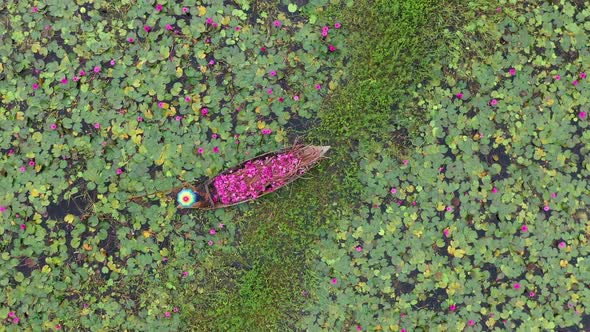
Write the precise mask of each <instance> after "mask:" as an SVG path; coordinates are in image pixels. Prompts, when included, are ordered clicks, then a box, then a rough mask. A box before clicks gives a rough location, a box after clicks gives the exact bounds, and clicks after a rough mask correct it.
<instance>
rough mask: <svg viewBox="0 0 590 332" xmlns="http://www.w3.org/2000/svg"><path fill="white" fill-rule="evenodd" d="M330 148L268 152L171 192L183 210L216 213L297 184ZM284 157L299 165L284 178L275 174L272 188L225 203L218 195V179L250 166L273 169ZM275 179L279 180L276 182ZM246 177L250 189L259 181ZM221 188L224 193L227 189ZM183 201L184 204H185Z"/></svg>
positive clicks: (304, 148)
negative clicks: (288, 157) (214, 210)
mask: <svg viewBox="0 0 590 332" xmlns="http://www.w3.org/2000/svg"><path fill="white" fill-rule="evenodd" d="M329 149H330V147H329V146H315V145H294V146H292V147H290V148H286V149H282V150H279V151H274V152H268V153H265V154H262V155H259V156H256V157H254V158H252V159H250V160H247V161H245V162H243V163H241V164H239V165H237V166H235V167H232V168H230V169H228V170H226V171H224V172H221V173H219V174H218V175H216V176H214V177H213V178H211V179H209V180H207V181H205V182H203V183H200V184H196V185H190V184H185V185H184V186H183V187H180V188H176V189H174V190H173V191H172V192H171V194H172V195H173V196H174V198H175V199H177V201H178V203H179V205H178V208H179V209H201V210H213V209H220V208H225V207H228V206H233V205H236V204H241V203H245V202H248V201H252V200H254V199H257V198H259V197H262V196H264V195H267V194H269V193H271V192H274V191H276V190H277V189H279V188H281V187H284V186H286V185H287V184H289V183H291V182H293V181H295V180H296V179H298V178H299V177H301V176H302V175H303V174H305V172H307V171H308V170H309V169H310V168H312V167H313V166H315V164H317V163H318V162H319V161H320V160H321V159H323V158H325V154H326V152H327V151H328V150H329ZM281 155H284V156H292V157H293V159H292V160H296V162H294V163H293V164H291V165H292V166H289V169H288V172H287V173H288V174H287V175H282V176H280V175H276V174H274V173H273V175H272V176H271V180H270V181H271V183H273V185H272V186H266V187H265V188H264V189H262V190H260V191H259V192H257V193H256V194H255V195H254V196H252V195H250V196H248V197H243V195H242V197H241V198H236V197H233V199H229V198H228V196H225V198H224V200H225V203H223V202H222V199H221V198H220V197H221V196H220V195H218V192H217V191H218V190H217V188H219V186H220V185H222V184H220V183H216V182H215V180H216V179H218V178H219V177H220V176H228V175H231V174H234V175H235V174H245V172H246V169H247V168H248V167H250V169H251V168H252V167H254V168H256V167H255V166H253V165H261V166H260V167H265V166H268V167H269V168H270V163H272V162H274V161H276V160H277V158H278V157H279V156H281ZM260 169H262V168H260ZM240 172H242V173H240ZM273 177H277V178H276V181H275V178H273ZM243 178H244V179H245V180H242V181H243V182H250V183H245V185H248V186H249V185H254V184H255V183H254V182H255V181H256V179H257V177H254V179H253V180H251V179H248V177H247V176H244V177H243ZM265 183H266V182H265ZM216 186H217V187H216ZM219 189H220V190H221V189H223V188H219ZM195 193H196V195H195ZM226 195H227V194H226ZM183 201H184V203H182V202H183ZM193 202H194V203H193ZM181 203H182V204H181Z"/></svg>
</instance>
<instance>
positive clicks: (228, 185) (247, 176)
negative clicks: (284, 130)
mask: <svg viewBox="0 0 590 332" xmlns="http://www.w3.org/2000/svg"><path fill="white" fill-rule="evenodd" d="M300 161H301V160H300V159H299V158H298V157H297V156H295V155H294V154H293V153H283V154H279V155H276V156H268V157H266V158H264V159H258V160H254V161H248V162H247V163H246V164H244V167H242V168H240V169H238V170H235V171H233V172H232V173H229V174H225V175H219V176H217V177H216V178H215V181H214V183H213V185H214V187H215V189H216V193H215V194H214V195H213V200H214V201H216V202H217V201H221V203H223V204H232V203H237V202H241V201H244V200H247V199H251V198H257V197H258V196H260V195H262V194H264V193H266V192H272V191H274V190H275V189H277V188H279V187H281V186H282V185H284V184H285V183H286V181H287V180H288V179H289V178H290V177H291V176H293V175H295V174H297V172H298V170H299V165H300ZM300 172H301V171H300Z"/></svg>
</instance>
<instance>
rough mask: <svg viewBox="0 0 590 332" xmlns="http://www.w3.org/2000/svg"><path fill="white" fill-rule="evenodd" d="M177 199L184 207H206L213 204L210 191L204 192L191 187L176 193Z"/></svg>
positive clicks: (180, 205)
mask: <svg viewBox="0 0 590 332" xmlns="http://www.w3.org/2000/svg"><path fill="white" fill-rule="evenodd" d="M176 201H177V202H178V204H179V207H182V208H191V207H192V208H206V207H209V206H212V204H213V202H212V201H211V198H210V196H209V195H208V193H203V192H201V191H198V190H192V189H190V188H184V189H182V190H181V191H179V192H178V194H177V195H176Z"/></svg>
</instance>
